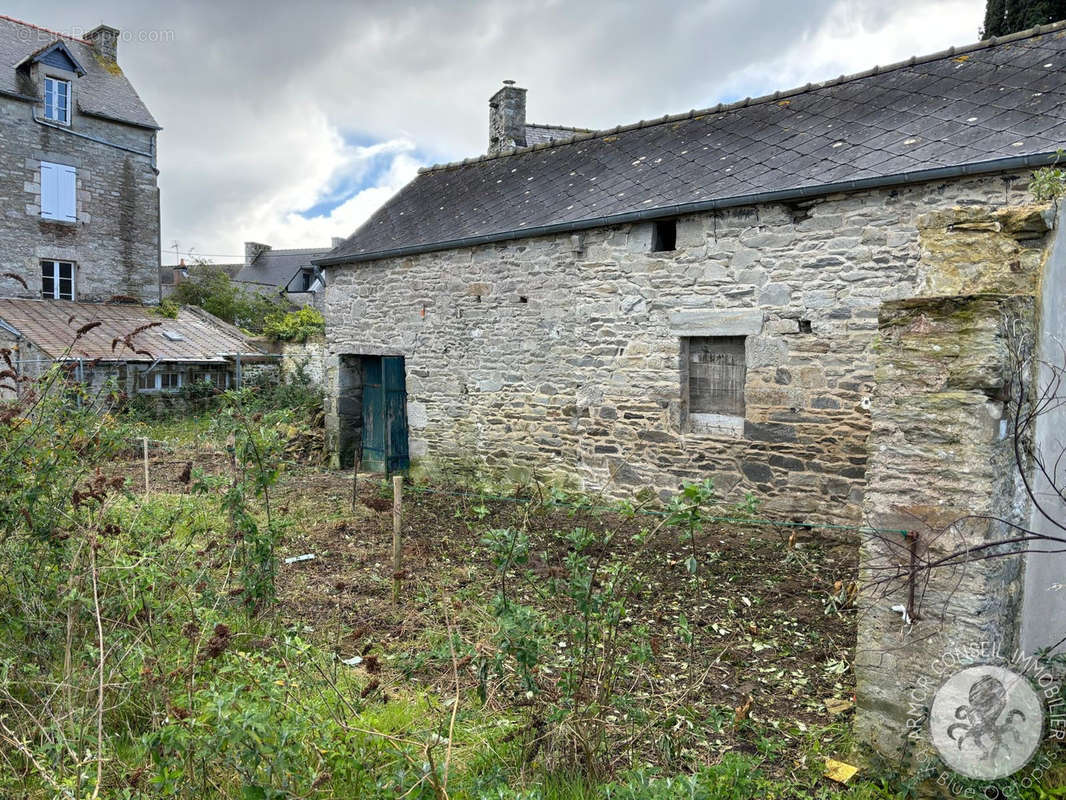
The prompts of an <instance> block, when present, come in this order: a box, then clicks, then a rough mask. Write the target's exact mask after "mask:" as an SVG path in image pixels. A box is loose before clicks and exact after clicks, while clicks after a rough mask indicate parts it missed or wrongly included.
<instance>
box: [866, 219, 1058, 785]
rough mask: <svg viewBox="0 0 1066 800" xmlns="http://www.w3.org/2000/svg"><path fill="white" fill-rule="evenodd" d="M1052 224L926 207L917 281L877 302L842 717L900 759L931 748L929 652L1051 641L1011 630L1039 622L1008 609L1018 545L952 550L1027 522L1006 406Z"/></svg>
mask: <svg viewBox="0 0 1066 800" xmlns="http://www.w3.org/2000/svg"><path fill="white" fill-rule="evenodd" d="M1054 224H1055V221H1054V217H1053V215H1052V212H1051V209H1049V208H1047V207H1041V206H1020V207H1012V208H1003V209H994V208H979V207H963V208H955V209H948V210H938V211H936V212H933V213H930V214H926V215H924V216H922V217H920V218H919V220H918V225H919V230H920V259H919V263H918V273H919V276H920V277H919V283H918V286H917V287H916V295H917V296H916V297H913V298H908V299H905V300H898V301H890V302H886V303H884V304H883V305H882V306H881V310H880V316H879V332H878V339H877V346H876V350H875V353H874V383H875V389H874V396H873V401H872V409H871V411H872V429H871V432H870V439H869V453H870V461H869V464H868V466H867V473H866V491H865V497H864V512H865V518H866V520H867V523H868V524H869V525H870V526H872V527H874V528H877V529H880V530H881V532H880V533H879V534H877V535H873V534H871V535H864V536H863V540H862V549H861V567H862V572H861V576H860V595H859V607H860V608H859V611H860V617H859V619H860V625H859V633H858V643H857V646H856V654H855V677H856V695H857V701H858V712H857V717H856V730H857V733H858V735H859V738H860V739H861V740H863V741H866V742H869V743H871V744H872V745H873V746H874V747H876V749H878V750H879V751H880V752H881V753H882V754H884V755H885V756H888V757H890V758H893V759H898V758H900V757H901V756H903V755H906V756H909V757H910V758H911V759H912V762H911V763H912V765H914V766H917V765H920V764H922V763H923V761H924V760H925V759H926V758H927V757H928V756H929V755H930V754H931V747H930V745H929V741H928V737H927V735H926V734H925V728H924V722H925V715H926V714H927V712H928V708H929V704H930V702H931V700H932V695H933V692H934V691H935V689H936V688H937V687H938V686H939V685H940V684H941V683H942V682H943V681H944V680H945V679H946V678H947V677H948V675H949V674H950V673H951V672H953V671H954V669H949V670H947V672H945V666H944V665H945V663H952V662H951V659H953V658H955V657H956V656H957V654H963V662H962V663H963V664H965V663H966V660H965V659H967V658H968V659H972V660H974V661H976V662H981V661H984V660H988V658H989V655H988V653H989V652H990V651H991V650H998V651H999V652H1001V653H1008V654H1009V653H1012V652H1014V650H1015V648H1017V647H1019V646H1021V647H1023V648H1025V651H1026V652H1027V653H1031V652H1033V651H1034V650H1035V649H1036V647H1037V646H1046V645H1050V644H1052V643H1053V642H1051V641H1047V640H1042V641H1040V642H1030V643H1029V644H1028V645H1026V643H1025V642H1023V641H1022V636H1021V632H1022V630H1023V629H1024V628H1026V627H1028V628H1032V627H1033V625H1034V624H1041V623H1039V622H1037V620H1035V619H1033V618H1030V619H1028V620H1027V619H1026V615H1025V614H1023V611H1022V608H1023V594H1024V589H1025V585H1024V584H1025V571H1026V562H1025V556H1022V555H1010V554H1009V549H1007V548H996V547H991V549H981V550H977V551H973V552H974V554H975V556H981V558H977V557H973V558H970V557H966V556H965V555H964V556H961V557H960V556H957V555H955V554H958V553H960V552H965V551H966V550H967V549H970V548H989V547H990V545H992V544H994V543H996V542H1003V541H1006V540H1009V539H1010V538H1012V536H1014V535H1016V533H1017V531H1018V530H1019V529H1020V528H1022V527H1024V526H1026V525H1027V524H1028V521H1029V515H1030V501H1029V497H1028V495H1027V494H1026V492H1025V490H1024V486H1023V483H1022V480H1021V479H1022V470H1023V469H1024V470H1029V469H1031V465H1028V464H1025V463H1023V464H1021V465H1019V464H1018V462H1017V460H1016V457H1015V453H1014V449H1013V434H1014V431H1013V429H1012V420H1013V413H1012V409H1013V408H1015V407H1016V406H1015V405H1014V403H1016V402H1017V398H1018V397H1019V396H1020V395H1019V393H1018V387H1019V386H1024V387H1025V393H1026V394H1027V395H1029V394H1030V393H1031V392H1032V387H1033V381H1034V380H1035V379H1036V372H1035V371H1034V370H1033V368H1032V367H1033V362H1032V361H1031V358H1032V354H1033V352H1034V347H1035V346H1036V342H1037V330H1038V320H1040V319H1043V320H1044V321H1045V323H1046V322H1047V321H1048V320H1049V319H1051V320H1060V321H1061V309H1059V308H1056V307H1054V306H1044V307H1041V305H1040V299H1039V298H1040V286H1041V283H1042V279H1043V281H1044V282H1046V281H1047V279H1048V277H1049V275H1047V274H1045V273H1046V271H1047V270H1048V269H1051V266H1050V262H1049V261H1048V254H1049V252H1050V251H1051V250H1052V248H1053V244H1054V239H1055V235H1054ZM1012 526H1019V527H1012ZM892 531H897V532H892ZM898 531H907V532H908V533H907V536H903V535H902V534H900V533H898ZM1030 558H1032V557H1030ZM927 564H941V566H938V567H936V568H933V569H928V570H927V569H924V566H925V565H927ZM1030 566H1031V565H1030ZM912 583H913V585H914V590H913V592H912V591H911V584H912ZM1036 599H1039V601H1040V602H1039V603H1038V604H1036V606H1035V607H1037V608H1039V609H1040V611H1039V613H1040V614H1041V615H1043V616H1044V617H1045V619H1044V622H1043V624H1044V625H1046V624H1047V620H1048V619H1054V618H1056V617H1058V616H1066V596H1059V597H1057V598H1049V597H1047V596H1046V593H1045V596H1043V597H1040V598H1036ZM901 609H903V610H902V611H901ZM982 648H984V650H982ZM909 734H910V735H909ZM932 763H935V762H932Z"/></svg>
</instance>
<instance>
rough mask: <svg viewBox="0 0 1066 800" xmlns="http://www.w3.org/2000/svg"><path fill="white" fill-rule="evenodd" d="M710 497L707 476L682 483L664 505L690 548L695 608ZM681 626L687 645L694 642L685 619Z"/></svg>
mask: <svg viewBox="0 0 1066 800" xmlns="http://www.w3.org/2000/svg"><path fill="white" fill-rule="evenodd" d="M713 498H714V482H713V481H712V480H711V479H710V478H707V479H706V480H704V481H703V482H701V483H688V484H685V485H684V486H682V487H681V491H680V492H678V493H677V494H676V495H674V497H673V498H672V499H671V500H670V504H669V505H668V506H667V508H666V520H667V522H669V523H670V524H672V525H676V526H678V527H679V528H680V529H681V531H682V541H683V542H685V543H687V544H688V547H689V557H688V559H687V560H686V561H685V568H686V569H687V570H688V572H689V575H691V576H692V580H693V582H694V583H695V587H696V604H695V607H696V609H697V610H698V609H699V608H700V607H701V605H702V601H701V597H702V588H701V587H702V576H701V575H700V574H699V568H700V555H701V554H700V550H699V540H698V538H697V537H698V534H699V532H700V531H701V530H702V529H703V524H704V521H705V519H706V516H707V508H708V506H709V505H710V503H711V500H712V499H713ZM683 627H684V628H685V629H686V633H687V636H686V637H685V638H687V639H688V641H689V643H690V644H692V645H695V644H696V637H695V636H693V635H692V634H691V633H690V632H688V630H687V629H688V624H687V620H686V621H685V622H684V623H683ZM697 630H698V628H697Z"/></svg>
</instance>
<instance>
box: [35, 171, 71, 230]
mask: <svg viewBox="0 0 1066 800" xmlns="http://www.w3.org/2000/svg"><path fill="white" fill-rule="evenodd" d="M41 219H51V220H56V221H59V222H77V221H78V170H77V168H76V167H71V166H69V165H67V164H53V163H52V162H51V161H42V162H41Z"/></svg>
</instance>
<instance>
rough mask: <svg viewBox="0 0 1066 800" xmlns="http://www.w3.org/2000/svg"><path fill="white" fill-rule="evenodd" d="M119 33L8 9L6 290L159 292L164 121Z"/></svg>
mask: <svg viewBox="0 0 1066 800" xmlns="http://www.w3.org/2000/svg"><path fill="white" fill-rule="evenodd" d="M119 39H120V33H119V31H117V30H115V29H114V28H110V27H108V26H106V25H101V26H98V27H96V28H94V29H93V30H91V31H89V32H88V33H87V34H86V35H85V38H84V39H81V38H75V37H72V36H67V35H63V34H59V33H55V32H53V31H48V30H45V29H44V28H39V27H37V26H34V25H30V24H28V23H25V22H20V21H18V20H14V19H11V18H9V17H0V64H2V65H3V66H2V67H0V196H3V197H4V198H6V201H5V212H6V213H5V214H4V215H3V216H2V217H0V245H2V246H0V297H4V296H6V297H50V298H53V299H64V300H73V301H103V300H108V299H110V298H112V297H115V296H122V297H127V298H133V299H135V300H138V301H142V302H149V303H154V302H158V300H159V278H158V271H159V263H160V261H159V193H158V189H157V185H156V175H157V170H156V132H157V131H158V130H159V125H158V124H157V123H156V121H155V119H154V118H153V117H152V115H151V113H150V112H149V111H148V109H147V108H146V107H145V105H144V103H143V102H142V101H141V99H140V97H138V95H137V92H136V91H135V90H134V88H133V86H132V85H131V84H130V82H129V80H128V79H127V78H126V76H125V74H124V73H123V72H122V69H121V67H120V66H119V64H118V61H117V50H118V42H119Z"/></svg>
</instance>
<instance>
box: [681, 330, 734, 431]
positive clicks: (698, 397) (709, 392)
mask: <svg viewBox="0 0 1066 800" xmlns="http://www.w3.org/2000/svg"><path fill="white" fill-rule="evenodd" d="M744 339H745V337H743V336H693V337H689V338H687V339H683V340H682V355H683V359H684V360H683V367H684V370H685V373H684V379H685V383H684V389H685V391H686V393H687V400H688V418H689V427H690V429H692V430H696V431H707V432H721V433H734V434H736V433H740V432H741V431H742V430H743V423H744V381H745V379H746V377H747V364H746V362H745V356H744Z"/></svg>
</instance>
